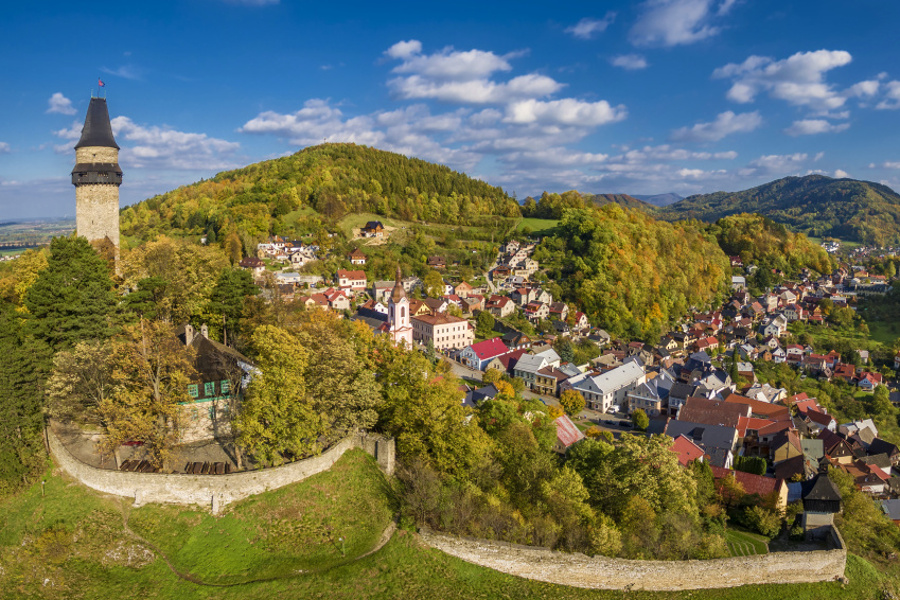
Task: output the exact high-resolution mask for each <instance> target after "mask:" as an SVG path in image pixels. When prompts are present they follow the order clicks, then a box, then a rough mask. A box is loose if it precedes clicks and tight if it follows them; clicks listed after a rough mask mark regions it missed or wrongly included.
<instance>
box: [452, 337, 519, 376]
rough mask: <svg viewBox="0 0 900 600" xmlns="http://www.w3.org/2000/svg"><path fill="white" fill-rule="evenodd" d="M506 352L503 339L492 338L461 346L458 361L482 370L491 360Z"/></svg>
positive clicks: (507, 349)
mask: <svg viewBox="0 0 900 600" xmlns="http://www.w3.org/2000/svg"><path fill="white" fill-rule="evenodd" d="M507 352H509V348H507V347H506V346H505V345H504V344H503V340H501V339H500V338H492V339H489V340H485V341H483V342H478V343H477V344H472V345H471V346H466V347H465V348H463V350H462V351H461V352H460V353H459V361H460V362H461V363H462V364H464V365H466V366H467V367H469V368H470V369H476V370H478V371H483V370H484V369H485V366H487V364H488V363H489V362H491V360H493V359H494V358H497V357H498V356H502V355H504V354H506V353H507Z"/></svg>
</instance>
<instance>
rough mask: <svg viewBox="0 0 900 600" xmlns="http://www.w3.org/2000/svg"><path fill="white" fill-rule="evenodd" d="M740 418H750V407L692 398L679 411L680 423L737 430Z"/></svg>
mask: <svg viewBox="0 0 900 600" xmlns="http://www.w3.org/2000/svg"><path fill="white" fill-rule="evenodd" d="M740 417H745V418H748V417H750V407H749V406H747V405H745V404H733V403H727V402H724V401H722V400H709V399H707V398H697V397H690V398H688V399H687V401H686V402H685V403H684V405H683V406H681V408H679V409H678V420H679V421H691V422H693V423H702V424H704V425H723V426H726V427H734V428H737V426H738V421H739V420H740Z"/></svg>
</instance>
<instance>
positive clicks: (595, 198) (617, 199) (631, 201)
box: [588, 194, 656, 212]
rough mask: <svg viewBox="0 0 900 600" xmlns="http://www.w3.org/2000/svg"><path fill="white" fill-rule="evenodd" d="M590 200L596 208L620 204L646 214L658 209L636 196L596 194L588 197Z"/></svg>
mask: <svg viewBox="0 0 900 600" xmlns="http://www.w3.org/2000/svg"><path fill="white" fill-rule="evenodd" d="M588 199H589V200H590V201H591V203H593V204H594V205H596V206H605V205H607V204H610V203H612V204H618V205H619V206H621V207H623V208H633V209H637V210H643V211H644V212H652V211H654V210H656V207H655V206H653V205H652V204H650V203H648V202H644V201H643V200H638V199H637V198H635V197H634V196H629V195H628V194H594V195H592V196H588Z"/></svg>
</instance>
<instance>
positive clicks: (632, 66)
mask: <svg viewBox="0 0 900 600" xmlns="http://www.w3.org/2000/svg"><path fill="white" fill-rule="evenodd" d="M609 62H610V63H611V64H612V66H614V67H620V68H622V69H625V70H627V71H636V70H638V69H646V68H647V59H646V58H644V57H643V56H641V55H640V54H622V55H620V56H614V57H613V58H612V59H611V60H610V61H609Z"/></svg>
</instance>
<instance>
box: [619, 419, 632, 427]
mask: <svg viewBox="0 0 900 600" xmlns="http://www.w3.org/2000/svg"><path fill="white" fill-rule="evenodd" d="M619 427H634V423H632V422H631V421H625V420H622V421H619Z"/></svg>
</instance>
